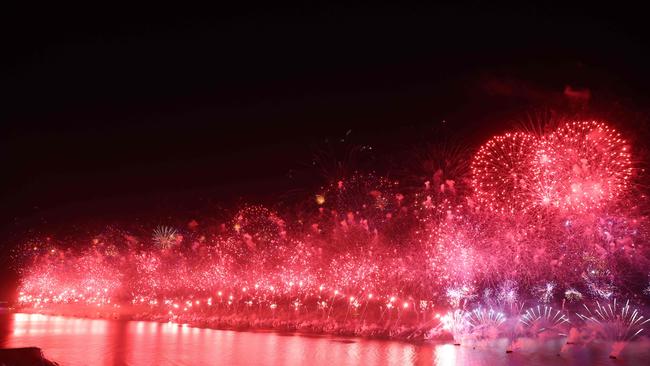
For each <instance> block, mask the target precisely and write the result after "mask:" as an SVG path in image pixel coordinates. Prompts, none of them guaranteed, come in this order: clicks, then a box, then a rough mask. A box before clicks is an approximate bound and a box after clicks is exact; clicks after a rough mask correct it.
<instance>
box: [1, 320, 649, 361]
mask: <svg viewBox="0 0 650 366" xmlns="http://www.w3.org/2000/svg"><path fill="white" fill-rule="evenodd" d="M506 342H507V341H506V340H499V341H494V342H491V343H489V344H484V345H471V344H463V345H462V346H460V347H459V346H454V345H451V344H428V343H425V344H412V343H405V342H397V341H382V340H369V339H358V338H343V339H342V338H336V337H330V336H308V335H295V334H283V333H274V332H263V331H258V332H236V331H228V330H212V329H202V328H195V327H190V326H188V325H179V324H173V323H154V322H143V321H130V322H127V321H118V320H98V319H79V318H70V317H61V316H45V315H38V314H11V315H5V316H3V317H0V347H26V346H36V347H40V348H42V349H43V350H44V352H45V354H46V356H48V357H49V358H51V359H52V360H54V361H58V362H60V363H61V364H62V365H167V364H173V365H215V364H224V365H300V364H305V365H316V366H318V365H440V366H450V365H477V366H481V365H485V366H496V365H501V364H514V365H552V364H559V365H569V364H595V365H609V364H611V362H610V360H609V359H608V358H607V355H608V353H607V347H602V346H601V347H591V348H589V347H575V348H573V350H572V351H571V352H570V353H567V354H562V355H561V356H560V357H558V356H557V352H558V351H559V350H560V348H561V346H562V342H561V340H557V341H554V342H547V343H544V344H541V345H538V346H536V345H535V344H536V343H535V342H534V341H530V342H527V343H526V344H527V345H528V346H526V347H524V349H522V350H520V351H518V352H515V353H512V354H506V353H505V348H506ZM648 344H649V343H648V342H645V343H643V342H641V343H637V344H633V345H630V346H629V347H628V350H627V351H624V353H623V354H622V357H621V359H619V360H616V361H617V362H616V363H617V364H621V365H625V364H643V362H644V360H647V359H650V347H649V346H648ZM473 346H476V349H474V348H473Z"/></svg>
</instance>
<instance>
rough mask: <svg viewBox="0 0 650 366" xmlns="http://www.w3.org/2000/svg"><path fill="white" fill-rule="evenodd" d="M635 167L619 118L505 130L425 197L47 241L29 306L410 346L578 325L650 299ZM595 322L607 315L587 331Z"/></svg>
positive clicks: (29, 266)
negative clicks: (580, 309) (592, 309)
mask: <svg viewBox="0 0 650 366" xmlns="http://www.w3.org/2000/svg"><path fill="white" fill-rule="evenodd" d="M457 165H458V166H467V165H468V164H467V161H462V162H459V163H458V164H457ZM633 172H634V171H633V166H632V158H631V154H630V146H629V145H628V144H627V143H626V141H625V140H624V139H623V138H622V137H621V136H620V135H619V133H618V132H616V130H614V129H613V128H611V127H609V126H608V125H607V124H605V123H604V122H593V121H589V122H568V123H565V124H563V125H561V126H559V128H557V129H556V130H555V131H554V132H552V133H550V134H547V135H542V136H538V135H532V134H526V133H521V132H518V133H510V134H505V135H502V136H497V137H493V138H492V139H490V140H489V141H488V142H486V143H485V144H484V145H483V146H481V147H480V148H479V149H478V151H477V152H476V154H475V155H474V157H473V158H472V159H471V164H470V168H469V169H466V170H465V169H458V167H456V166H454V164H453V162H450V161H449V160H445V161H444V164H442V165H441V166H439V167H438V169H437V170H436V172H435V174H433V176H431V177H428V178H427V179H424V180H423V181H421V182H419V183H418V184H417V185H416V186H413V185H409V184H404V183H403V182H402V181H400V179H397V178H390V177H380V176H377V175H376V174H363V173H355V174H353V175H351V176H347V177H334V179H332V182H330V183H329V184H326V185H325V186H323V187H322V188H321V189H320V190H319V191H318V192H314V194H313V196H312V197H310V199H309V200H308V203H305V204H302V205H300V207H299V208H297V209H296V210H292V211H291V212H277V211H276V210H273V209H271V208H268V207H263V206H259V205H245V206H243V207H241V208H240V209H239V210H238V211H237V212H236V213H234V214H233V215H231V217H230V219H226V220H223V221H221V222H215V220H214V219H213V218H203V219H200V218H194V219H192V220H191V221H189V222H188V223H187V224H186V225H182V226H178V225H177V226H176V227H171V226H165V225H163V226H153V227H151V228H149V233H153V234H142V233H133V232H126V231H124V230H119V229H115V228H111V229H107V230H106V231H104V232H102V233H97V234H96V235H92V236H89V237H86V238H75V239H73V240H60V241H57V240H56V239H55V238H37V239H32V240H30V241H29V242H28V243H27V244H26V245H25V247H24V248H22V249H21V255H22V256H23V258H24V259H23V262H22V263H23V266H22V273H21V275H22V276H21V287H20V296H19V302H20V304H21V305H22V306H23V307H25V308H30V309H37V310H40V311H45V310H52V309H61V308H65V307H68V308H73V309H74V310H73V312H75V313H78V314H111V313H120V314H124V313H125V312H126V313H129V314H130V315H131V316H136V317H140V318H149V319H156V320H164V321H178V322H199V323H200V322H208V323H209V324H211V325H216V326H233V325H235V326H291V327H310V328H315V329H317V330H319V331H327V330H328V329H331V328H337V329H343V328H344V329H356V330H355V331H354V333H356V334H364V335H373V334H387V333H386V332H388V333H390V334H389V335H396V336H398V335H404V334H406V335H408V336H414V335H420V336H425V335H426V334H431V331H430V330H431V329H447V330H452V331H451V333H458V334H465V333H471V334H483V335H485V334H493V333H494V332H497V333H498V332H500V330H499V329H500V328H502V327H503V326H505V325H506V324H508V323H509V322H510V319H511V318H512V317H513V316H514V318H515V319H518V321H517V322H516V323H517V324H519V326H520V327H522V326H525V327H526V328H529V329H533V330H531V332H532V333H535V334H536V333H539V332H540V329H542V330H547V329H556V328H559V327H561V326H565V325H566V324H567V323H569V316H568V312H567V310H563V311H564V312H560V310H556V309H553V308H552V306H557V304H560V303H562V304H581V303H582V302H584V301H596V300H599V301H606V302H608V301H611V300H612V299H613V298H614V297H616V296H627V297H630V298H633V299H636V301H639V302H641V301H644V300H643V297H644V296H646V295H645V294H644V292H643V291H644V289H645V288H646V287H647V286H648V285H647V281H646V279H647V275H648V272H649V271H650V266H649V262H648V260H649V259H650V250H648V248H647V244H646V243H647V239H648V237H647V235H648V233H647V228H648V222H647V216H646V212H645V206H644V205H645V204H646V203H645V201H646V199H645V195H644V193H643V192H639V190H638V189H636V188H635V185H634V183H633V179H634V174H633ZM458 187H470V189H462V190H461V189H457V188H458ZM527 302H534V304H533V303H531V304H528V306H527V308H529V310H527V311H524V310H523V308H522V307H523V304H524V303H527ZM538 304H539V305H538ZM575 306H578V305H575ZM470 307H473V308H474V310H471V311H470V310H466V309H469V308H470ZM448 309H452V310H451V312H450V313H448V314H447V310H448ZM563 309H564V308H563ZM57 311H58V310H57ZM630 313H631V311H629V310H625V314H628V315H629V314H630ZM445 314H447V315H445ZM513 314H514V315H513ZM605 314H609V313H605ZM628 315H625V316H628ZM606 316H609V315H606ZM519 319H521V321H520V322H519ZM590 319H595V320H594V321H601V322H602V321H603V320H602V319H597V318H595V317H594V316H593V314H592V313H588V314H584V313H581V315H580V317H578V318H576V321H580V320H582V321H584V322H586V323H589V322H590ZM635 319H636V318H635ZM594 321H591V323H594ZM305 324H306V325H305ZM635 324H636V323H635ZM404 327H406V328H408V329H409V330H408V331H405V330H404V329H405V328H404ZM359 329H362V330H359ZM404 332H406V333H404ZM557 333H558V334H560V333H561V332H559V331H558V332H557Z"/></svg>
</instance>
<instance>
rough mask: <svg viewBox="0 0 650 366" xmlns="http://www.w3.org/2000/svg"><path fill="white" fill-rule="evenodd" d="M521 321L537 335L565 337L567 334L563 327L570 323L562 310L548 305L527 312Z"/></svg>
mask: <svg viewBox="0 0 650 366" xmlns="http://www.w3.org/2000/svg"><path fill="white" fill-rule="evenodd" d="M519 321H520V322H521V323H522V324H523V325H524V326H525V327H526V328H527V329H528V330H529V331H530V333H532V334H535V335H538V334H541V333H544V332H552V333H557V334H558V335H563V336H564V335H566V334H565V333H564V331H563V329H562V326H563V325H564V324H568V323H570V321H569V318H568V317H567V316H566V315H564V314H563V313H562V311H561V310H555V309H553V308H552V307H551V306H547V305H543V306H542V305H537V306H536V307H532V308H530V309H528V310H526V312H525V313H524V314H523V315H522V316H521V319H519Z"/></svg>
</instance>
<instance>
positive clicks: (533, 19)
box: [0, 1, 650, 291]
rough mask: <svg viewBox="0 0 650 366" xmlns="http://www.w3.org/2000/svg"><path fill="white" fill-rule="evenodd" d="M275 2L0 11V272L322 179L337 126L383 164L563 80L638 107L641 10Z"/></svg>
mask: <svg viewBox="0 0 650 366" xmlns="http://www.w3.org/2000/svg"><path fill="white" fill-rule="evenodd" d="M270 4H271V5H273V6H277V5H276V4H273V3H272V2H271V3H270ZM271 5H267V6H253V5H251V4H246V5H245V6H242V7H241V8H233V7H230V8H213V9H191V10H189V9H178V8H167V9H161V8H160V7H159V5H158V6H157V7H146V8H145V7H143V8H133V7H109V6H106V7H105V8H99V7H93V8H90V7H88V8H80V7H70V8H63V7H60V6H59V5H58V4H57V5H56V6H51V7H50V8H37V7H36V6H35V5H34V6H31V5H30V6H28V7H25V8H21V9H11V8H7V9H4V10H3V12H2V13H3V14H2V15H1V16H2V19H1V20H2V21H1V23H2V25H1V27H2V28H3V29H2V46H1V47H2V52H0V55H1V61H0V62H1V65H2V66H1V69H0V81H1V82H0V85H1V86H0V90H2V95H1V97H2V108H1V110H0V121H1V122H2V129H1V130H0V159H1V162H2V168H3V171H4V174H2V179H1V180H0V197H1V200H2V201H1V202H2V206H1V207H2V208H1V209H0V212H1V215H0V225H1V226H0V227H1V229H0V233H1V234H2V236H3V237H2V238H0V255H2V256H3V259H2V260H0V266H2V267H6V262H7V260H6V257H7V256H6V255H5V253H6V252H7V251H8V248H9V247H10V246H11V245H13V244H12V243H15V242H16V240H20V238H22V237H23V236H24V235H25V233H26V232H27V231H29V230H31V231H32V232H33V233H42V232H44V231H47V230H50V229H51V228H54V227H57V228H60V227H62V226H65V225H74V223H78V222H83V221H84V220H99V221H101V220H106V222H110V221H111V220H119V218H128V219H133V218H134V217H140V218H145V219H146V217H148V216H149V217H157V218H159V217H160V216H163V217H164V216H170V215H174V212H175V210H177V211H178V212H179V213H180V212H183V210H192V209H194V208H195V207H200V206H201V205H205V202H206V201H216V202H224V204H227V202H235V201H237V200H239V199H244V200H257V199H260V200H263V199H266V198H268V197H269V196H271V197H274V196H277V195H278V194H279V193H283V192H286V191H289V190H292V189H296V187H298V188H300V187H306V186H309V185H310V184H316V183H315V181H316V179H312V178H313V177H312V175H313V174H312V173H313V171H312V170H310V169H311V168H309V165H310V163H311V161H312V156H313V154H314V152H315V151H319V149H322V148H323V146H327V144H328V143H327V142H326V141H330V143H331V141H338V139H340V138H342V137H344V136H346V133H347V132H348V131H351V132H350V133H349V134H348V135H347V136H346V138H347V139H348V140H349V143H350V144H359V145H363V144H368V145H371V146H373V147H375V151H376V152H377V154H378V155H380V156H383V157H388V158H390V156H393V155H395V154H397V152H398V151H402V150H404V149H407V148H410V147H411V146H412V145H413V144H418V143H421V142H422V141H426V139H427V138H429V136H431V137H432V138H435V136H434V135H435V134H436V133H438V132H439V131H440V125H441V124H442V123H443V122H442V121H445V122H444V124H445V127H444V128H446V129H449V130H452V132H453V133H452V135H454V136H455V137H456V138H457V139H459V141H460V142H461V143H467V144H475V143H476V142H477V141H481V139H484V138H486V136H489V134H491V133H494V132H499V131H501V130H502V129H503V128H505V127H507V126H508V123H510V122H504V121H510V120H511V119H512V116H517V115H519V116H521V115H523V114H525V113H526V111H527V110H530V108H532V107H544V106H549V105H557V104H558V103H560V104H561V103H562V101H563V99H562V98H563V95H562V91H563V90H564V88H565V86H566V85H571V86H572V87H575V88H588V89H589V90H590V91H591V93H592V100H591V101H590V103H598V102H599V101H600V102H603V101H604V100H607V101H608V102H609V103H611V104H614V105H622V104H624V105H626V106H632V107H631V108H634V107H633V106H634V105H644V104H645V103H646V102H647V92H646V90H647V85H648V81H649V79H650V73H649V72H648V70H647V67H648V66H647V65H650V48H649V47H648V44H647V38H646V37H645V34H644V33H643V31H644V28H645V27H646V20H645V19H644V12H643V11H641V9H633V8H618V9H617V8H613V6H615V5H616V4H614V5H612V4H607V6H604V5H603V6H602V7H599V5H596V4H595V2H590V3H585V5H584V6H580V5H575V6H573V7H571V8H568V7H554V6H550V5H547V6H535V5H527V4H518V5H516V6H515V7H513V6H503V7H494V6H493V5H491V2H481V1H475V2H472V3H471V5H469V6H466V7H462V8H461V7H453V8H452V7H434V6H430V7H427V8H418V7H413V8H407V7H402V8H399V9H398V8H394V7H392V6H379V5H377V3H372V2H369V3H367V6H356V7H338V6H331V5H322V6H312V7H310V8H305V7H272V6H271ZM240 197H243V198H240ZM180 215H183V214H182V213H181V214H180ZM3 246H4V248H5V249H2V247H3ZM4 273H5V272H2V273H0V274H3V275H4ZM5 282H7V281H5ZM2 285H3V286H5V287H6V286H8V285H6V283H5V284H2ZM0 291H2V289H0Z"/></svg>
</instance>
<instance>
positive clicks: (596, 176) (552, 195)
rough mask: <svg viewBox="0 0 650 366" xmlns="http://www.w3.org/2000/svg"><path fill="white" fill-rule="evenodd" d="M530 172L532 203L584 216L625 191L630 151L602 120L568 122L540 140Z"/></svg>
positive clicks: (628, 175) (613, 130)
mask: <svg viewBox="0 0 650 366" xmlns="http://www.w3.org/2000/svg"><path fill="white" fill-rule="evenodd" d="M533 171H534V175H535V177H534V181H535V182H536V183H537V184H535V185H534V187H535V188H536V194H535V199H536V201H537V203H539V204H540V205H543V206H550V207H557V208H560V209H563V210H569V211H583V212H584V211H586V210H591V209H594V208H598V207H601V206H602V205H604V204H606V203H608V202H611V201H613V200H614V199H615V198H617V197H618V196H620V195H621V193H622V192H624V191H625V190H626V189H627V188H628V186H629V184H630V178H631V175H632V162H631V158H630V147H629V145H628V144H627V142H626V141H625V140H624V139H623V138H622V137H621V135H620V134H619V133H618V132H617V131H616V130H615V129H613V128H611V127H609V126H608V125H607V124H605V123H603V122H597V121H582V122H569V123H566V124H564V125H563V126H561V127H560V128H558V129H557V130H556V131H555V132H553V133H552V134H550V135H548V136H546V137H545V138H543V139H541V140H540V142H539V144H538V147H537V151H536V152H535V157H534V169H533Z"/></svg>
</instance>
